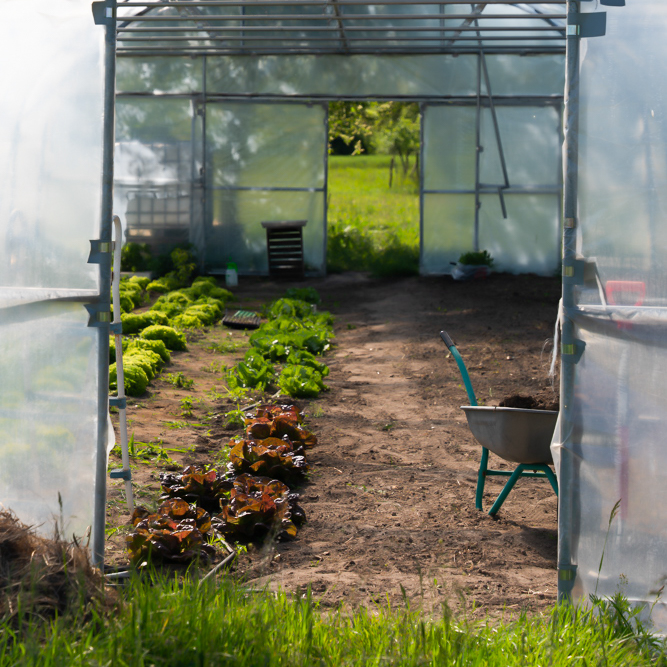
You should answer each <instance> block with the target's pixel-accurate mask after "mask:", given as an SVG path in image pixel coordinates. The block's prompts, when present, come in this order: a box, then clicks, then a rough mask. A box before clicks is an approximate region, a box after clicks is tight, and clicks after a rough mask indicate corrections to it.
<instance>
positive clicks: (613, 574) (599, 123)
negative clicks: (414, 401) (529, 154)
mask: <svg viewBox="0 0 667 667" xmlns="http://www.w3.org/2000/svg"><path fill="white" fill-rule="evenodd" d="M606 10H607V34H606V35H605V36H604V37H601V38H595V39H588V40H581V80H580V90H579V107H578V108H579V112H580V113H579V117H580V121H579V122H580V127H579V135H578V137H577V136H569V131H568V136H567V139H568V141H571V142H576V141H577V140H578V165H573V164H570V165H568V166H569V170H570V173H572V170H573V169H574V168H575V167H576V166H578V170H579V179H578V186H579V189H578V194H579V210H578V214H579V218H578V230H579V232H578V239H577V243H576V248H575V249H573V250H575V251H576V253H577V255H578V256H579V257H583V258H584V259H586V260H587V263H588V269H589V270H588V271H586V273H585V274H583V275H580V276H579V278H577V276H576V275H575V276H574V281H575V282H576V283H577V284H576V285H574V287H573V294H574V298H573V305H572V306H571V307H569V308H566V310H565V317H566V320H567V319H569V320H570V322H572V323H573V324H574V340H570V339H566V338H565V335H564V340H563V345H564V349H565V350H569V351H573V350H575V349H578V350H579V352H581V350H582V344H585V349H583V354H582V355H581V358H580V359H579V360H578V362H577V363H576V365H575V366H574V378H573V383H572V386H570V385H568V384H564V386H563V390H562V392H563V394H565V395H567V394H569V393H570V392H571V395H572V398H571V405H570V406H568V409H567V410H566V411H565V412H563V413H562V415H561V417H562V418H563V426H562V432H561V436H562V437H561V443H560V444H559V445H558V446H559V448H560V451H561V500H560V512H559V564H560V567H561V568H569V571H571V572H575V578H574V580H573V582H572V585H573V588H572V594H573V596H574V597H575V599H579V600H583V601H586V600H587V599H588V596H589V595H590V594H591V593H596V594H597V595H598V596H603V597H604V596H610V595H613V594H614V593H616V592H617V591H619V590H620V591H621V592H623V593H625V594H626V595H627V596H628V597H629V599H630V600H631V601H633V602H635V603H637V604H639V605H643V606H644V607H645V608H646V609H647V610H648V609H649V608H650V606H651V605H652V604H653V602H654V601H655V600H656V599H657V597H658V592H659V591H660V590H662V586H663V585H664V583H665V581H666V580H667V579H666V578H667V564H666V563H665V558H664V545H665V540H666V539H667V532H666V529H665V522H664V508H665V506H667V483H666V481H667V480H666V473H665V469H666V466H665V465H664V464H665V463H666V452H667V450H666V449H665V447H664V434H665V432H666V431H667V410H665V396H666V395H667V391H666V389H667V381H666V378H667V346H666V345H665V340H666V339H665V330H666V328H667V308H665V306H666V305H667V232H666V231H665V224H664V219H665V214H666V213H667V159H666V158H665V156H666V155H667V93H666V91H665V86H664V71H663V70H664V67H663V65H664V62H665V60H666V59H667V43H666V42H665V34H666V32H667V6H665V3H664V2H663V0H642V1H639V2H633V3H628V4H627V5H626V6H624V7H607V8H606ZM575 93H576V90H575ZM574 100H575V103H576V97H575V98H574ZM575 146H576V144H575ZM566 287H567V285H566ZM566 324H567V321H566ZM565 330H566V328H564V331H565ZM568 346H569V347H568ZM564 359H565V356H564ZM616 503H618V511H617V514H616V516H615V517H614V518H613V520H612V521H611V526H610V527H608V526H609V522H610V519H611V517H612V509H613V508H614V506H615V505H616ZM605 540H607V542H606V547H605ZM603 551H604V563H603V564H602V567H601V568H600V559H601V556H602V554H603ZM562 571H563V570H561V572H562ZM566 579H567V577H565V578H564V580H566ZM653 620H654V622H655V623H656V626H657V627H658V629H660V630H661V631H663V632H664V631H666V630H667V615H666V614H665V605H664V603H663V601H662V600H660V602H659V604H658V605H657V606H656V607H655V608H654V609H653Z"/></svg>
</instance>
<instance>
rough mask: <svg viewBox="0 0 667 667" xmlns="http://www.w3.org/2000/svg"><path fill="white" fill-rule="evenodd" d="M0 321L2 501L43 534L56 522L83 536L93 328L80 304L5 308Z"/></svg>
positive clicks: (92, 415)
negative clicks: (62, 522) (0, 323)
mask: <svg viewBox="0 0 667 667" xmlns="http://www.w3.org/2000/svg"><path fill="white" fill-rule="evenodd" d="M0 296H2V294H1V292H0ZM0 317H1V318H2V320H1V322H2V325H1V326H0V377H2V382H1V383H0V503H1V504H2V506H3V507H5V508H7V509H10V510H12V511H13V512H16V514H17V515H18V516H19V517H20V518H21V520H22V521H24V522H25V523H28V524H30V525H34V526H36V527H38V528H39V529H40V530H42V531H43V532H44V533H47V534H51V533H52V532H53V529H54V521H56V520H57V521H58V523H59V525H60V527H61V528H62V529H63V530H64V531H65V533H66V534H67V535H71V534H72V533H74V534H76V535H79V536H83V535H85V533H86V530H87V528H88V527H89V526H91V525H92V523H93V491H94V487H95V460H96V454H97V386H98V366H97V358H98V357H97V352H98V344H99V342H98V334H97V330H96V329H94V328H90V327H88V326H87V324H88V313H87V312H86V310H85V309H84V307H83V304H82V303H63V302H60V301H56V300H49V301H40V302H37V303H32V304H29V305H16V306H14V307H11V306H10V307H6V308H1V309H0ZM63 519H64V525H62V524H61V520H63Z"/></svg>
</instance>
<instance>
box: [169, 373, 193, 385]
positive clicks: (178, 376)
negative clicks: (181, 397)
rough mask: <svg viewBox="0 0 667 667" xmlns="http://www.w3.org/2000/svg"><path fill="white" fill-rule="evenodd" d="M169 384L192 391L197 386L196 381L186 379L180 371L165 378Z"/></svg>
mask: <svg viewBox="0 0 667 667" xmlns="http://www.w3.org/2000/svg"><path fill="white" fill-rule="evenodd" d="M165 380H166V381H167V382H169V383H170V384H173V385H174V387H179V388H182V389H192V387H194V385H195V381H194V380H191V379H190V378H186V377H185V375H183V373H181V372H180V371H179V372H178V373H168V374H167V377H166V378H165Z"/></svg>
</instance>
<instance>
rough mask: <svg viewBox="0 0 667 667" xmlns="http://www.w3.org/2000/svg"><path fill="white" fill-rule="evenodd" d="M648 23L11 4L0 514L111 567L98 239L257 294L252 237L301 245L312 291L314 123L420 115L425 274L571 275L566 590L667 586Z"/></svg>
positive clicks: (404, 1)
mask: <svg viewBox="0 0 667 667" xmlns="http://www.w3.org/2000/svg"><path fill="white" fill-rule="evenodd" d="M598 5H607V6H608V7H606V8H605V7H600V6H598ZM663 5H664V3H661V0H634V1H633V2H630V3H628V6H624V2H623V0H600V2H599V3H598V2H591V1H588V0H581V1H580V2H576V1H573V2H570V3H568V6H567V7H566V4H565V3H562V2H556V1H555V0H554V1H545V2H519V1H517V0H486V1H485V2H476V3H467V4H463V3H455V2H452V1H450V0H442V1H441V2H439V3H433V4H425V3H419V2H410V1H408V0H400V1H393V0H382V1H381V2H380V1H379V0H378V1H377V2H369V1H368V0H291V2H289V3H283V2H281V1H280V0H244V1H242V0H199V1H196V0H192V1H190V0H175V1H173V2H168V1H158V0H156V1H154V2H150V1H145V2H136V1H133V0H128V1H126V2H114V1H113V0H105V1H104V2H94V3H92V12H91V3H90V2H89V0H9V1H7V2H5V3H3V6H2V18H3V21H2V23H0V33H1V34H2V42H1V43H2V47H1V48H2V49H3V50H4V54H5V61H6V62H9V61H11V62H13V63H17V65H16V66H14V67H5V68H3V70H2V73H0V78H1V80H2V82H3V85H4V89H5V91H8V94H7V97H6V99H5V105H4V107H3V113H2V117H3V123H2V124H0V144H1V145H2V149H3V150H2V160H1V161H0V165H1V167H0V173H1V174H2V183H3V185H2V197H1V198H0V225H1V229H2V235H1V236H0V252H1V253H2V258H3V261H2V262H0V280H1V284H0V288H1V291H0V294H1V297H0V313H1V316H0V359H1V362H0V363H1V365H2V371H1V375H2V383H0V410H1V414H2V417H1V419H2V429H1V430H0V503H1V504H2V505H3V506H4V507H6V508H9V509H11V510H12V511H14V512H16V514H17V515H18V516H19V517H20V518H21V519H22V520H24V521H26V522H28V523H31V524H37V525H41V526H43V529H44V530H50V527H49V526H50V525H51V522H52V520H53V518H54V517H56V518H59V521H60V522H61V524H60V525H61V528H63V530H65V531H66V532H68V533H70V534H71V533H74V534H77V535H80V536H82V535H85V533H86V532H87V530H88V529H89V528H91V527H92V542H91V545H92V551H93V556H94V559H95V561H96V562H97V563H98V564H102V563H103V554H104V513H105V499H106V476H107V470H106V463H107V451H108V444H109V440H110V439H112V438H113V434H112V433H111V432H110V429H109V427H108V409H109V397H108V373H109V362H108V350H109V335H110V322H111V317H110V312H109V311H110V304H109V291H110V273H111V271H110V269H111V251H112V240H113V239H112V215H114V214H116V215H118V216H120V218H121V220H122V221H123V224H124V236H125V239H126V240H134V241H139V242H142V243H143V242H145V243H148V244H149V245H153V246H155V247H158V246H160V245H163V246H168V245H169V244H173V243H180V242H189V243H192V244H193V245H194V246H195V248H196V249H197V251H198V256H199V258H200V261H201V263H202V266H201V269H202V270H203V271H206V272H208V273H216V272H217V271H220V270H222V269H224V267H225V265H226V263H227V261H228V260H229V259H230V258H231V259H233V261H235V262H236V263H237V265H238V268H239V272H240V273H241V274H245V275H253V274H255V275H266V274H267V273H268V265H267V254H266V232H265V229H264V227H263V226H262V224H261V223H262V222H266V221H278V220H280V221H285V220H287V221H290V220H291V221H303V222H305V226H304V227H303V250H304V256H305V263H306V271H307V274H309V275H311V276H321V275H323V274H324V273H325V270H326V247H327V152H328V133H327V109H328V103H329V102H331V101H334V100H405V101H415V102H418V103H419V104H420V108H421V115H422V125H421V127H422V137H421V160H420V165H421V168H420V182H419V198H420V218H421V219H420V243H421V254H420V271H421V273H422V274H424V275H428V274H434V275H437V274H446V273H449V271H450V266H451V262H452V261H455V260H456V259H457V258H458V256H459V255H460V254H461V253H462V252H466V251H470V250H481V249H486V250H488V251H490V252H491V254H492V255H493V257H494V258H495V259H496V268H497V269H498V270H500V271H507V272H515V273H538V274H543V275H552V274H553V273H554V272H555V271H557V270H559V269H560V266H561V247H562V249H563V253H562V261H563V263H562V270H563V300H562V308H561V312H560V321H561V328H562V339H561V344H562V345H561V350H562V380H561V382H562V386H561V406H562V407H561V414H560V422H559V427H558V428H557V431H556V434H555V436H554V443H553V448H554V451H555V453H556V457H555V458H556V459H557V461H558V462H559V466H558V471H559V483H560V500H559V563H558V579H559V591H560V593H561V595H562V596H564V597H570V596H571V597H573V598H574V599H577V600H585V599H587V596H588V595H589V594H590V593H593V592H597V594H598V595H610V594H613V593H614V592H615V591H616V590H617V589H618V587H619V585H620V584H622V583H623V582H625V581H627V582H629V583H628V584H627V587H626V588H625V589H624V590H625V592H626V593H627V595H628V596H629V597H630V599H632V600H633V601H634V602H636V603H638V604H647V603H650V602H651V601H652V600H653V598H654V597H655V595H656V594H657V592H658V591H659V590H660V589H661V586H662V585H663V584H664V582H665V577H666V576H667V568H665V567H664V565H663V562H664V558H663V552H664V548H663V547H664V540H665V532H664V530H663V529H662V528H661V527H660V526H661V525H662V518H663V515H664V513H663V509H662V508H663V507H664V506H665V505H666V504H667V503H666V502H665V501H667V498H665V493H666V491H665V488H666V487H665V484H664V483H663V479H662V477H663V475H662V472H661V463H662V458H661V457H662V454H661V452H662V446H661V444H660V443H661V442H662V440H661V434H662V433H663V432H664V430H665V414H666V411H665V398H664V395H665V392H664V377H665V372H666V370H667V369H666V368H665V366H666V364H667V356H666V355H665V343H664V341H665V334H664V330H665V322H667V316H666V315H665V313H664V312H663V310H664V308H663V301H664V300H665V298H666V296H667V272H666V270H665V262H664V259H663V257H664V255H665V252H664V250H665V234H664V232H663V230H662V227H663V226H664V225H663V224H662V223H661V222H660V220H661V218H660V216H661V215H664V211H665V209H666V208H667V202H665V201H664V199H665V196H666V195H665V194H664V193H665V192H667V188H666V187H665V185H666V181H667V162H666V160H665V155H667V137H666V133H665V129H666V128H665V123H666V121H665V117H666V110H667V103H666V100H665V95H664V92H663V90H664V87H663V85H662V83H663V82H662V79H663V78H664V77H663V72H662V67H661V65H662V63H664V62H665V57H664V56H665V54H664V50H665V46H664V34H665V29H666V28H667V8H665V7H664V6H663ZM603 9H606V12H605V11H602V10H603ZM564 101H565V105H564ZM562 128H565V131H564V132H563V130H562ZM563 140H564V142H565V143H564V151H563V152H562V153H561V146H562V145H563ZM562 156H564V159H563V158H562ZM563 174H564V175H565V176H564V178H563ZM563 185H564V188H563ZM563 190H564V195H563ZM116 241H121V239H120V238H118V239H116ZM555 317H556V313H554V319H555ZM602 553H604V564H603V567H602V568H601V569H600V567H599V565H600V556H601V554H602ZM661 610H662V606H661V604H658V605H657V606H656V608H655V610H654V620H656V621H657V623H658V625H659V626H661V627H662V628H665V627H667V617H665V616H664V615H663V612H662V611H661Z"/></svg>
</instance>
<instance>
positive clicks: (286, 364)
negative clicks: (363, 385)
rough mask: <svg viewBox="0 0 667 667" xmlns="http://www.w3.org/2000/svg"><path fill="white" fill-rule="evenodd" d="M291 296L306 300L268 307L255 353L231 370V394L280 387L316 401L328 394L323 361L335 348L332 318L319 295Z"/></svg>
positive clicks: (279, 302)
mask: <svg viewBox="0 0 667 667" xmlns="http://www.w3.org/2000/svg"><path fill="white" fill-rule="evenodd" d="M289 293H291V294H295V296H300V297H302V298H282V299H278V300H277V301H273V302H272V303H271V304H269V306H268V307H267V308H265V311H264V316H265V317H266V319H267V321H266V322H264V323H263V324H262V325H261V326H260V327H259V329H257V331H255V332H254V333H253V334H252V335H251V336H250V339H249V341H250V349H248V350H247V352H246V353H245V356H244V358H243V360H242V361H240V362H238V363H237V364H235V365H234V366H233V367H232V368H230V369H229V370H228V371H227V374H226V379H227V384H228V386H229V388H230V389H231V390H232V391H235V392H239V393H243V392H245V391H247V390H250V389H255V390H258V391H267V390H269V389H274V388H278V389H279V390H280V392H281V393H282V394H287V395H289V396H293V397H296V398H314V397H316V396H318V395H319V393H320V392H321V391H325V390H326V389H328V387H327V385H325V384H324V378H325V377H326V376H327V375H329V368H328V366H326V365H325V364H324V363H322V361H321V360H320V359H319V358H318V357H321V356H322V355H323V354H324V353H325V352H327V350H329V348H330V347H331V341H332V339H333V338H334V332H333V316H332V315H331V313H328V312H317V310H316V304H317V303H318V302H319V295H317V293H316V292H315V291H314V290H312V289H310V290H308V289H305V290H293V291H291V292H289ZM306 299H307V300H306Z"/></svg>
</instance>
